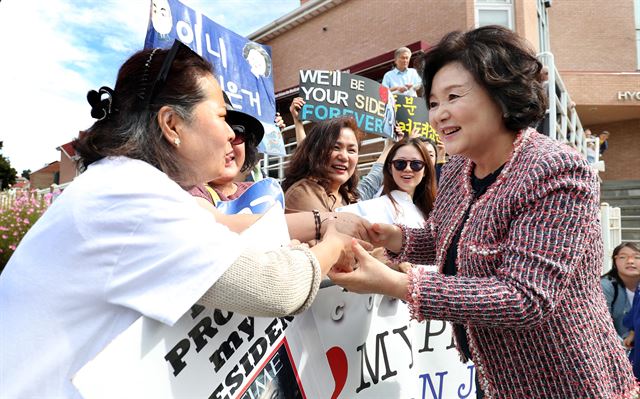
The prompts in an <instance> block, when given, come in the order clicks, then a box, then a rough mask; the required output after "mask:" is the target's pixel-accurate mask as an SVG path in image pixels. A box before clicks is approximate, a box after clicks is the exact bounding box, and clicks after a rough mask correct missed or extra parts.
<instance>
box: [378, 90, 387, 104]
mask: <svg viewBox="0 0 640 399" xmlns="http://www.w3.org/2000/svg"><path fill="white" fill-rule="evenodd" d="M378 93H379V94H380V99H381V100H382V102H383V103H385V104H386V103H387V102H388V101H389V89H387V88H386V87H384V86H380V87H378Z"/></svg>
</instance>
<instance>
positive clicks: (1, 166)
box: [0, 155, 18, 190]
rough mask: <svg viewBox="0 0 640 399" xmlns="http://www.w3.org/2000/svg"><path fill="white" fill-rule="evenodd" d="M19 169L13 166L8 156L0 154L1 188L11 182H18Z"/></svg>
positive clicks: (6, 186)
mask: <svg viewBox="0 0 640 399" xmlns="http://www.w3.org/2000/svg"><path fill="white" fill-rule="evenodd" d="M17 176H18V171H16V170H15V169H13V168H12V167H11V163H10V162H9V160H8V159H7V158H5V157H4V156H1V155H0V184H1V187H0V189H2V190H4V189H5V188H8V187H9V185H10V184H14V183H15V182H16V177H17Z"/></svg>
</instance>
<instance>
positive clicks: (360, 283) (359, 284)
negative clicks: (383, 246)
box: [328, 240, 408, 299]
mask: <svg viewBox="0 0 640 399" xmlns="http://www.w3.org/2000/svg"><path fill="white" fill-rule="evenodd" d="M351 246H352V252H353V255H354V256H355V261H356V262H355V267H353V268H351V269H349V268H342V267H340V266H334V267H333V268H332V269H331V270H330V271H329V274H328V276H329V278H330V279H331V280H332V281H333V282H334V283H336V284H338V285H339V286H341V287H344V288H346V289H347V290H349V291H352V292H355V293H360V294H365V293H377V294H384V295H388V296H392V297H395V298H399V299H404V298H406V296H407V289H408V288H407V287H408V280H407V275H406V274H404V273H399V272H397V271H395V270H393V269H391V268H389V267H387V266H386V265H385V264H384V263H382V262H380V261H379V260H377V259H376V258H374V257H373V256H371V255H370V254H369V253H367V251H366V250H365V249H364V248H362V246H360V244H358V243H357V242H356V241H355V240H353V241H352V242H351Z"/></svg>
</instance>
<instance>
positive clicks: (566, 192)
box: [407, 152, 601, 327]
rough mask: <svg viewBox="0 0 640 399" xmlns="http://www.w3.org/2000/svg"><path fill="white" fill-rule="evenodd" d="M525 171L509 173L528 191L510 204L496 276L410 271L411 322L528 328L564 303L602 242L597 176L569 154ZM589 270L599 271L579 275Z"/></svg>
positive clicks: (532, 165) (409, 300)
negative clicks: (593, 247) (574, 279)
mask: <svg viewBox="0 0 640 399" xmlns="http://www.w3.org/2000/svg"><path fill="white" fill-rule="evenodd" d="M528 166H529V168H528V169H527V170H526V171H525V170H523V171H514V172H513V173H520V175H521V176H519V177H518V179H519V181H520V182H522V183H524V185H523V187H526V190H522V192H520V193H519V194H518V195H515V194H514V195H513V198H511V199H510V200H511V201H514V202H515V204H517V205H516V206H517V207H518V208H517V210H516V213H515V215H513V216H512V218H511V220H510V223H509V231H508V234H507V239H506V242H504V245H503V246H501V249H500V251H502V256H501V257H496V258H495V259H496V262H498V261H499V262H500V264H494V265H492V266H493V267H494V268H495V273H494V275H492V276H489V277H482V278H480V277H466V276H445V275H442V274H435V273H428V272H425V271H423V270H422V269H420V268H417V269H414V270H412V271H411V272H410V273H409V290H408V297H407V300H408V302H409V304H410V308H411V313H412V317H414V318H416V319H418V320H421V319H425V318H426V319H444V320H448V321H452V322H458V323H470V324H475V325H491V326H505V327H523V326H532V325H535V324H538V323H541V322H543V321H544V320H545V318H546V317H547V316H548V315H549V314H550V313H551V312H552V311H553V310H554V307H555V306H556V305H557V304H558V303H559V302H560V301H561V300H562V299H563V295H564V294H565V293H566V290H567V288H568V284H569V282H570V280H571V278H572V277H573V275H574V273H577V272H576V270H577V268H578V266H579V265H580V264H581V263H583V262H585V257H586V256H588V255H587V254H593V253H594V252H593V251H592V250H586V248H585V246H586V245H598V244H597V243H598V242H599V240H600V239H601V238H600V226H599V213H598V212H599V207H598V187H597V180H596V176H595V174H594V172H593V171H592V170H591V168H589V166H588V165H587V164H586V162H582V161H581V160H580V159H579V158H578V155H577V154H573V153H570V152H558V153H555V154H550V155H548V156H546V157H545V160H542V161H540V160H538V162H535V163H533V164H530V165H528ZM458 250H459V251H471V249H470V248H469V247H460V248H459V249H458ZM596 253H597V251H596ZM489 258H490V257H489ZM489 262H490V260H489ZM585 263H588V262H585ZM591 264H596V262H591ZM460 267H461V268H464V267H465V266H464V265H462V266H460ZM591 272H593V273H597V272H598V271H596V270H593V271H590V270H589V271H580V273H591Z"/></svg>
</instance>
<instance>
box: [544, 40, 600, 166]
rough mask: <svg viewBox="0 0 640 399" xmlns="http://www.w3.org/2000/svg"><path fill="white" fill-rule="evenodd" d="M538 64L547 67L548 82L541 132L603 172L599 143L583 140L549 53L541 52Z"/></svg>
mask: <svg viewBox="0 0 640 399" xmlns="http://www.w3.org/2000/svg"><path fill="white" fill-rule="evenodd" d="M538 58H539V59H540V61H541V62H542V63H543V64H544V65H546V66H547V67H548V68H549V80H548V81H547V84H546V89H547V99H548V102H549V104H548V108H547V114H546V117H545V119H544V126H543V129H542V130H544V132H545V133H548V135H549V137H551V138H552V139H556V140H559V141H561V142H563V143H567V144H569V145H570V146H572V147H573V148H575V149H576V150H578V151H579V152H581V153H582V154H583V155H584V157H585V158H587V160H588V161H589V163H590V164H592V165H593V167H594V168H595V169H597V170H599V171H604V162H602V161H601V160H600V148H599V140H598V139H597V138H596V137H587V136H586V135H585V133H584V128H583V126H582V122H581V121H580V117H579V116H578V112H577V111H576V107H575V105H576V104H575V102H573V101H572V100H571V96H570V95H569V92H568V91H567V88H566V86H565V85H564V82H563V81H562V78H561V77H560V73H559V72H558V69H557V68H556V66H555V62H554V57H553V54H552V53H550V52H544V53H540V54H538Z"/></svg>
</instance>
